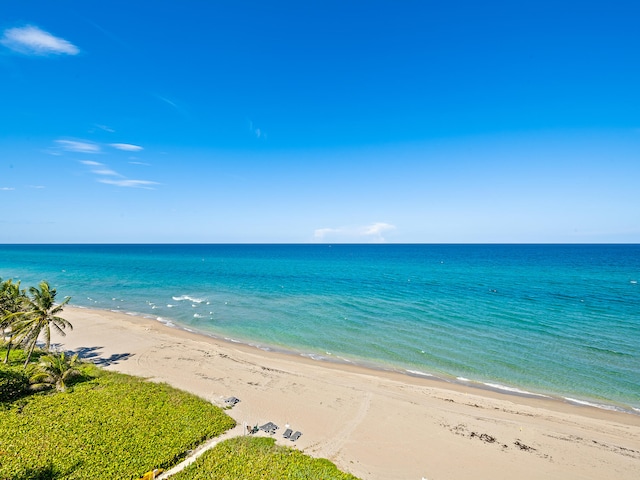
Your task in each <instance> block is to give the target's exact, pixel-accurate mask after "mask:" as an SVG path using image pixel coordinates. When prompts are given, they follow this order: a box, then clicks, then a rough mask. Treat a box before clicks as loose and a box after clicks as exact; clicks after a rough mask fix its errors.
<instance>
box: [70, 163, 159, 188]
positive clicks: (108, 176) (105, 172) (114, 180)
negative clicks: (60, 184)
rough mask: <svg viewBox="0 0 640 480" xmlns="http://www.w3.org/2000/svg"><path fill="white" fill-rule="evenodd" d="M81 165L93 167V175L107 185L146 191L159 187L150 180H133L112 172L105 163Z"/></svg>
mask: <svg viewBox="0 0 640 480" xmlns="http://www.w3.org/2000/svg"><path fill="white" fill-rule="evenodd" d="M80 163H81V164H83V165H86V166H88V167H92V168H91V173H93V174H94V175H97V176H98V182H100V183H106V184H107V185H115V186H117V187H129V188H146V189H151V187H152V186H153V185H159V183H158V182H152V181H150V180H131V179H129V178H127V177H125V176H124V175H121V174H120V173H118V172H116V171H115V170H112V169H111V168H109V167H108V166H107V165H105V164H104V163H100V162H94V161H93V160H80Z"/></svg>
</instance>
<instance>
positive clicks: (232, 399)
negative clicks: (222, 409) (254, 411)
mask: <svg viewBox="0 0 640 480" xmlns="http://www.w3.org/2000/svg"><path fill="white" fill-rule="evenodd" d="M239 401H240V399H239V398H236V397H229V398H227V399H226V400H225V401H224V403H226V404H227V405H229V406H230V407H233V406H234V405H235V404H236V403H238V402H239Z"/></svg>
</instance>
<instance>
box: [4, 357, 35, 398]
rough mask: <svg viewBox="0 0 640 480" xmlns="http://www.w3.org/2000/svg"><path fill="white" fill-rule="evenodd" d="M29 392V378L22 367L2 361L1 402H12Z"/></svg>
mask: <svg viewBox="0 0 640 480" xmlns="http://www.w3.org/2000/svg"><path fill="white" fill-rule="evenodd" d="M28 393H29V378H28V377H27V375H26V374H25V372H24V369H22V368H21V367H15V366H9V365H5V364H3V363H0V403H2V402H11V401H13V400H17V399H18V398H20V397H22V396H24V395H26V394H28Z"/></svg>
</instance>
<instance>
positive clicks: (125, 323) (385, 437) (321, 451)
mask: <svg viewBox="0 0 640 480" xmlns="http://www.w3.org/2000/svg"><path fill="white" fill-rule="evenodd" d="M64 316H65V318H67V319H68V320H69V321H70V322H71V323H72V324H73V326H74V329H73V331H72V332H68V334H67V336H66V337H64V338H62V337H56V338H55V340H54V341H55V342H57V343H58V344H59V345H60V347H61V348H64V349H66V350H74V351H81V352H83V355H84V356H85V357H90V358H92V359H93V360H94V361H96V362H97V363H98V364H101V365H103V366H104V367H105V368H107V369H109V370H116V371H119V372H124V373H129V374H133V375H138V376H143V377H147V378H149V379H151V380H153V381H161V382H167V383H169V384H171V385H173V386H175V387H178V388H181V389H183V390H187V391H189V392H193V393H195V394H197V395H199V396H201V397H203V398H205V399H207V400H210V401H211V402H213V403H215V404H218V405H220V406H224V399H225V398H227V397H229V396H232V395H233V396H236V397H238V398H239V399H240V400H241V401H240V403H238V404H237V405H236V406H235V407H234V408H233V409H232V410H230V411H229V412H228V413H229V414H230V415H231V416H232V417H234V418H235V419H236V421H237V422H238V423H239V424H240V425H243V424H249V425H255V424H260V425H262V424H263V423H266V422H268V421H272V422H274V423H275V424H277V425H279V426H280V429H279V430H278V433H277V434H276V435H275V437H276V438H277V439H278V442H279V443H281V444H284V445H288V446H295V447H296V448H299V449H301V450H303V451H304V452H305V453H307V454H309V455H312V456H315V457H323V458H328V459H330V460H331V461H332V462H334V463H335V464H336V465H337V466H338V467H339V468H340V469H342V470H344V471H348V472H350V473H352V474H354V475H356V476H358V477H360V478H362V479H385V480H389V479H416V480H421V479H423V478H425V479H429V480H438V479H447V480H455V479H469V478H473V479H514V478H518V479H542V478H544V479H563V480H565V479H573V478H580V479H598V480H601V479H607V478H611V479H619V480H622V479H633V480H637V479H638V478H640V416H637V415H632V414H626V413H620V412H612V411H606V410H601V409H596V408H590V407H579V406H574V405H569V404H566V403H563V402H560V401H555V400H546V399H535V398H525V397H519V396H514V395H508V394H501V393H496V392H491V391H485V390H481V389H475V388H469V387H465V386H461V385H455V384H449V383H446V382H443V381H438V380H430V379H422V378H414V377H410V376H406V375H402V374H395V373H387V372H381V371H375V370H368V369H364V368H358V367H353V366H349V365H338V364H331V363H326V362H318V361H314V360H311V359H308V358H304V357H301V356H298V355H287V354H280V353H273V352H265V351H263V350H260V349H257V348H253V347H250V346H246V345H242V344H236V343H232V342H227V341H224V340H217V339H213V338H209V337H207V336H201V335H196V334H192V333H190V332H186V331H183V330H180V329H177V328H171V327H168V326H166V325H163V324H161V323H159V322H157V321H155V320H150V319H145V318H141V317H133V316H129V315H125V314H120V313H113V312H107V311H94V310H85V309H77V308H67V309H65V315H64ZM286 425H289V426H290V428H292V429H293V430H294V431H295V430H299V431H301V432H302V436H301V437H300V439H299V440H298V441H297V442H295V443H292V442H290V441H288V440H285V439H283V438H282V432H283V431H284V429H285V426H286ZM241 430H242V427H240V428H239V429H238V431H241Z"/></svg>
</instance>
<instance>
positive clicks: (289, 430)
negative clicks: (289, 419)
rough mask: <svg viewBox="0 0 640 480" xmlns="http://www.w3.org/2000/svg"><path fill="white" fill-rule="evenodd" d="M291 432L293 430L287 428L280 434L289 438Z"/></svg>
mask: <svg viewBox="0 0 640 480" xmlns="http://www.w3.org/2000/svg"><path fill="white" fill-rule="evenodd" d="M292 433H293V430H291V429H290V428H287V429H286V430H285V431H284V434H283V435H282V436H283V437H284V438H286V439H289V438H290V437H291V434H292Z"/></svg>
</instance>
